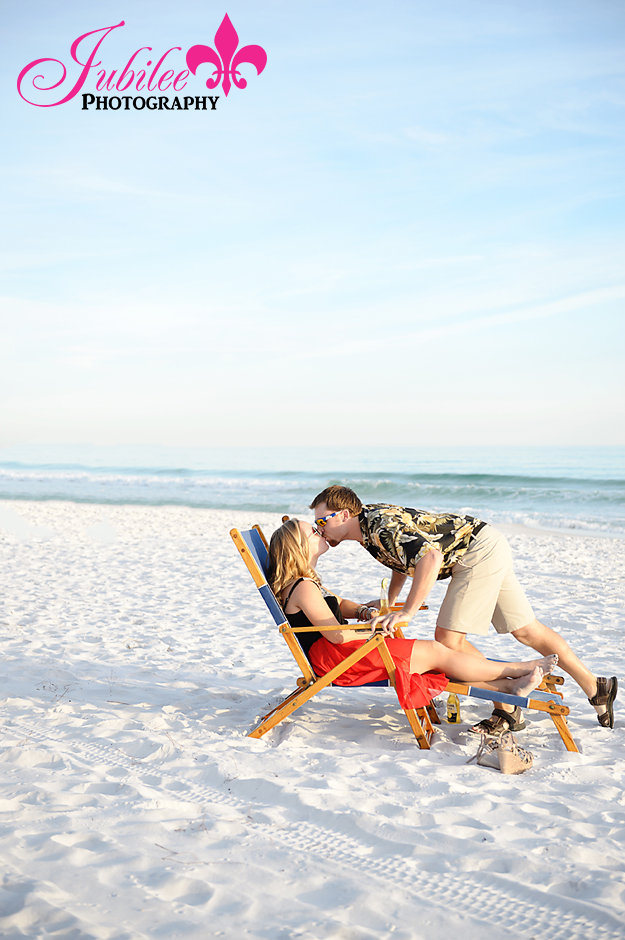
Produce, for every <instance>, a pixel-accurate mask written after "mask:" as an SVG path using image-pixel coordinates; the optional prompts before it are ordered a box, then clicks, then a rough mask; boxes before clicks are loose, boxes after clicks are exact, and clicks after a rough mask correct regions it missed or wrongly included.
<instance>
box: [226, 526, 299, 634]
mask: <svg viewBox="0 0 625 940" xmlns="http://www.w3.org/2000/svg"><path fill="white" fill-rule="evenodd" d="M230 535H231V537H232V541H233V542H234V544H235V545H236V547H237V548H238V550H239V554H240V555H241V558H242V559H243V561H244V562H245V564H246V567H247V570H248V571H249V573H250V574H251V575H252V578H253V579H254V584H255V585H256V587H257V588H258V592H259V594H260V596H261V597H262V599H263V600H264V602H265V604H266V605H267V608H268V610H269V613H270V614H271V616H272V618H273V620H274V621H275V623H276V625H277V626H278V627H281V626H282V624H284V623H287V619H286V617H285V616H284V612H283V610H282V608H281V607H280V604H279V603H278V601H277V600H276V596H275V594H274V593H273V591H272V590H271V588H270V587H269V585H268V584H267V573H268V571H267V566H268V562H269V553H268V551H267V542H266V541H265V537H264V535H263V534H262V532H261V530H260V528H259V527H258V526H254V527H253V528H252V529H247V530H246V531H244V532H239V530H238V529H231V530H230Z"/></svg>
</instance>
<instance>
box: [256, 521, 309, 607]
mask: <svg viewBox="0 0 625 940" xmlns="http://www.w3.org/2000/svg"><path fill="white" fill-rule="evenodd" d="M297 578H312V580H313V581H315V582H316V583H317V584H321V580H320V578H319V575H318V574H317V572H316V571H315V569H314V568H311V567H310V564H309V561H308V539H307V538H306V536H305V535H304V533H303V532H302V530H301V529H300V525H299V520H298V519H289V520H288V522H284V523H283V524H282V525H281V526H280V528H279V529H276V531H275V532H274V533H273V535H272V536H271V540H270V542H269V575H268V579H267V580H268V581H269V587H270V588H271V590H272V591H273V593H274V594H275V595H276V597H277V598H278V600H280V595H281V594H282V592H283V590H284V588H285V586H286V585H287V584H289V582H291V581H295V580H296V579H297Z"/></svg>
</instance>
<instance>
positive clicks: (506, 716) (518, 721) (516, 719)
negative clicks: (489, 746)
mask: <svg viewBox="0 0 625 940" xmlns="http://www.w3.org/2000/svg"><path fill="white" fill-rule="evenodd" d="M524 728H525V722H524V720H523V712H522V711H521V709H520V708H519V707H518V706H517V707H516V708H515V709H514V711H513V712H505V711H504V710H503V709H502V708H493V713H492V715H491V716H490V718H484V720H483V721H479V722H478V723H477V724H476V725H473V727H472V728H469V731H471V732H472V733H473V734H486V735H488V736H489V737H491V738H498V737H499V735H500V734H505V733H506V731H523V729H524Z"/></svg>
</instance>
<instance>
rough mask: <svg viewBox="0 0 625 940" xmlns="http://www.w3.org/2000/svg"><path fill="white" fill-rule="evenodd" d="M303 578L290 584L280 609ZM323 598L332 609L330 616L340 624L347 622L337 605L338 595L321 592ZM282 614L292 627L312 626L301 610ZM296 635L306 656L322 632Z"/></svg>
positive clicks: (284, 605) (283, 607)
mask: <svg viewBox="0 0 625 940" xmlns="http://www.w3.org/2000/svg"><path fill="white" fill-rule="evenodd" d="M305 580H306V578H298V579H297V581H295V582H294V584H292V585H291V590H290V591H289V593H288V594H287V596H286V597H285V598H284V601H283V603H282V610H284V609H285V607H286V605H287V604H288V602H289V598H290V596H291V594H292V593H293V591H294V590H295V588H296V587H297V585H298V584H300V583H301V582H302V581H305ZM314 583H315V582H314V581H313V584H314ZM317 586H318V585H317ZM319 590H320V591H322V589H321V588H319ZM322 593H323V591H322ZM323 599H324V600H325V602H326V604H327V605H328V607H329V608H330V610H331V611H332V616H333V617H334V618H335V619H336V620H338V622H339V623H340V624H344V623H347V620H346V619H345V617H344V616H343V614H342V613H341V608H340V606H339V599H338V597H335V596H334V594H323ZM284 616H285V617H286V619H287V620H288V621H289V623H290V625H291V626H292V627H312V626H313V624H312V623H311V622H310V620H309V619H308V617H307V616H306V614H305V613H304V611H303V610H298V611H297V612H296V613H294V614H287V613H286V612H285V615H284ZM296 636H297V641H298V643H299V645H300V646H301V647H302V649H303V650H304V653H305V655H306V657H308V653H309V651H310V647H311V646H312V645H313V643H316V642H317V640H320V639H321V637H322V636H323V634H321V633H317V632H314V633H313V632H311V633H298V634H296Z"/></svg>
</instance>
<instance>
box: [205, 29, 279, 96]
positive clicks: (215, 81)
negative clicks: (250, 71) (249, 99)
mask: <svg viewBox="0 0 625 940" xmlns="http://www.w3.org/2000/svg"><path fill="white" fill-rule="evenodd" d="M215 45H216V47H217V52H215V50H214V49H211V47H210V46H191V48H190V49H189V51H188V52H187V65H188V67H189V69H190V70H191V71H192V72H193V74H194V75H195V73H196V71H197V68H198V66H199V65H202V63H203V62H211V63H212V64H213V65H215V66H216V69H215V71H214V72H213V74H212V77H211V78H209V79H207V82H206V87H207V88H217V86H218V85H219V83H220V82H221V81H222V79H223V86H222V87H223V90H224V94H225V95H226V97H227V95H228V92H229V91H230V88H231V87H232V83H234V84H235V85H236V86H237V88H246V87H247V82H246V81H245V79H244V78H243V77H242V75H241V73H240V72H239V70H238V66H239V65H240V64H241V63H242V62H249V63H250V64H251V65H255V66H256V71H257V73H258V74H259V75H260V73H261V72H262V70H263V69H264V68H265V66H266V65H267V53H266V52H265V50H264V49H263V47H262V46H243V48H242V49H239V51H238V52H237V53H236V55H235V52H236V48H237V46H238V45H239V37H238V35H237V31H236V29H235V28H234V26H233V25H232V23H231V22H230V17H229V16H228V14H227V13H226V15H225V16H224V18H223V20H222V21H221V26H220V27H219V29H218V30H217V32H216V33H215ZM217 53H219V55H218V54H217ZM233 56H234V58H233ZM231 77H232V82H231V81H230V78H231Z"/></svg>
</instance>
